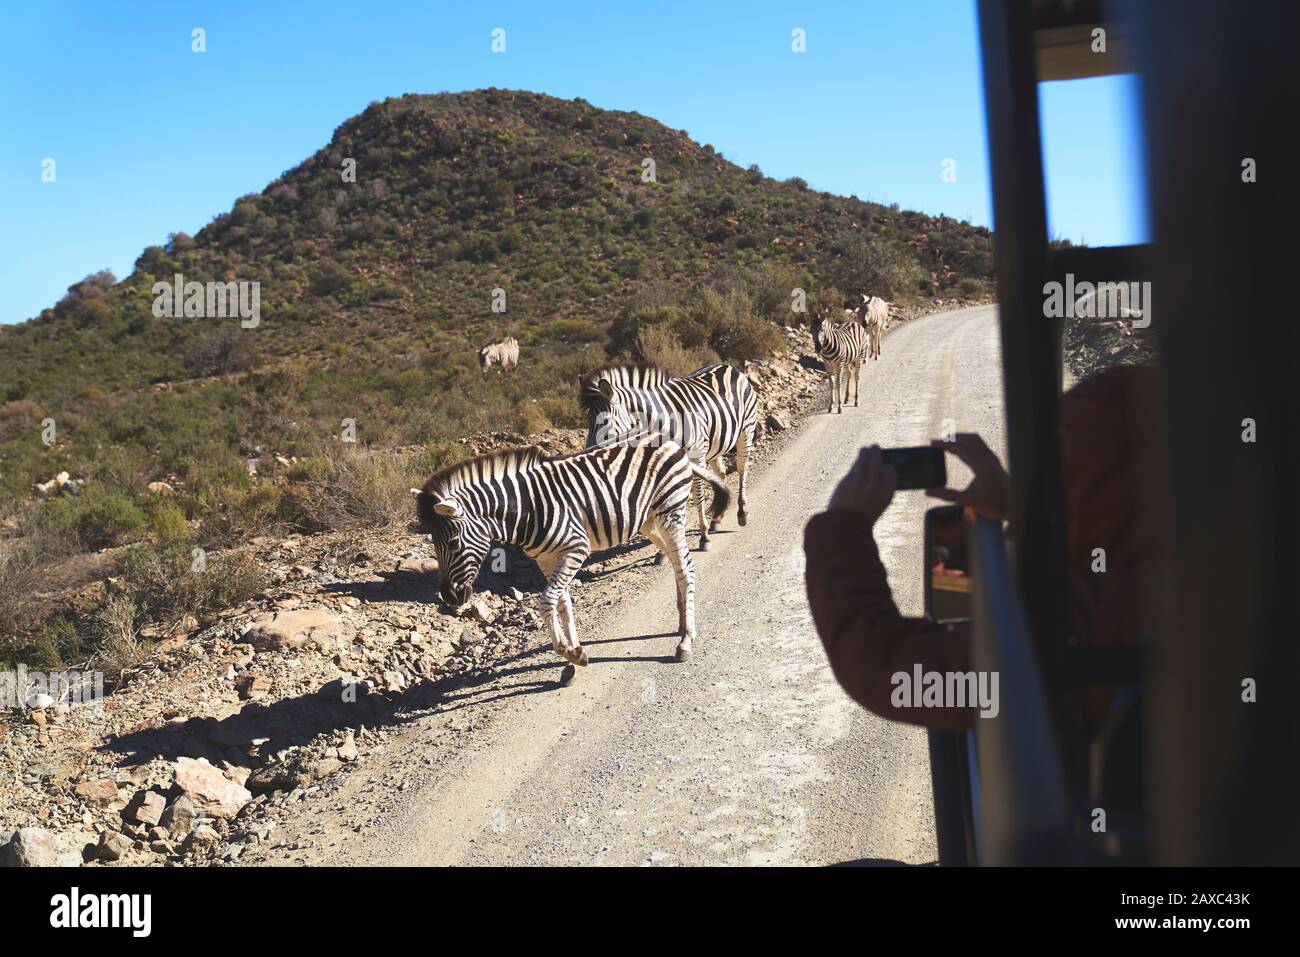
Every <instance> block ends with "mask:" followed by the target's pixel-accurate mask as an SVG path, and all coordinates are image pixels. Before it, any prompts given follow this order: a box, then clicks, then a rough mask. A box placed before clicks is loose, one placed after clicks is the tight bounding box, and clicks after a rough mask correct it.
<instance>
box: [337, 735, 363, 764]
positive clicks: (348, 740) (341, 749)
mask: <svg viewBox="0 0 1300 957" xmlns="http://www.w3.org/2000/svg"><path fill="white" fill-rule="evenodd" d="M336 750H337V752H338V756H339V759H340V760H342V761H348V762H352V761H355V760H357V758H359V757H360V756H361V752H360V751H358V750H357V742H356V740H355V739H354V738H353V737H352V732H351V731H349V732H348V733H347V734H346V735H345V736H344V738H343V743H342V744H340V745H339V746H338V748H337V749H336Z"/></svg>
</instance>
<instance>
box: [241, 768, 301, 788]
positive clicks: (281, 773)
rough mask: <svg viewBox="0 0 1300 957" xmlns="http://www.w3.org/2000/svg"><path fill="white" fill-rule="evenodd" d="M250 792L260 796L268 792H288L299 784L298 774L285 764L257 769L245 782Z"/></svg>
mask: <svg viewBox="0 0 1300 957" xmlns="http://www.w3.org/2000/svg"><path fill="white" fill-rule="evenodd" d="M245 783H246V784H247V785H248V788H249V790H251V791H255V792H256V793H258V794H263V793H265V792H267V791H288V790H290V789H292V788H293V787H294V786H296V785H297V783H298V772H297V771H295V770H294V769H293V768H290V767H287V766H286V765H283V764H268V765H266V766H265V767H260V768H256V769H254V770H253V772H252V773H251V774H249V776H248V780H247V781H246V782H245Z"/></svg>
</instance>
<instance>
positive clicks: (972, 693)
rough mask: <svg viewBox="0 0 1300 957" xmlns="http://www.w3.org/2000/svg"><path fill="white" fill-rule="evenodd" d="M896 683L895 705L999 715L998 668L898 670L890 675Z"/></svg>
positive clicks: (916, 667)
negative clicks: (965, 710) (972, 709)
mask: <svg viewBox="0 0 1300 957" xmlns="http://www.w3.org/2000/svg"><path fill="white" fill-rule="evenodd" d="M889 683H890V684H891V685H893V686H894V690H893V691H892V692H890V695H889V703H890V704H892V705H893V706H894V707H895V708H974V709H976V710H977V711H979V714H980V717H981V718H996V717H997V716H998V712H999V711H1001V710H1002V707H1001V705H1000V704H999V703H998V673H997V672H996V671H923V670H922V668H921V665H920V664H919V663H918V664H915V665H913V666H912V670H911V671H910V672H908V671H895V672H894V673H893V675H891V676H890V678H889Z"/></svg>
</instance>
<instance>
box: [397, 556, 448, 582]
mask: <svg viewBox="0 0 1300 957" xmlns="http://www.w3.org/2000/svg"><path fill="white" fill-rule="evenodd" d="M397 572H398V573H399V574H403V575H410V576H411V577H413V578H423V577H425V576H427V575H436V574H438V560H437V559H435V558H403V559H402V560H401V561H400V562H398V563H397Z"/></svg>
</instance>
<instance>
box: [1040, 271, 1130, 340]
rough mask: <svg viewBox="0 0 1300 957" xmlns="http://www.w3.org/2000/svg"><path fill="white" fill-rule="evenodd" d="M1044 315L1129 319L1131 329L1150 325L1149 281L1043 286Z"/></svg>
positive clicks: (1070, 281) (1069, 281)
mask: <svg viewBox="0 0 1300 957" xmlns="http://www.w3.org/2000/svg"><path fill="white" fill-rule="evenodd" d="M1043 297H1044V299H1043V315H1044V316H1046V317H1047V318H1049V319H1074V318H1081V319H1131V320H1133V328H1134V329H1145V328H1146V327H1147V326H1149V325H1151V283H1150V282H1098V283H1092V282H1087V281H1084V282H1075V281H1074V273H1072V272H1071V273H1066V274H1065V282H1064V283H1059V282H1056V281H1052V282H1048V283H1044V284H1043Z"/></svg>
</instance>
